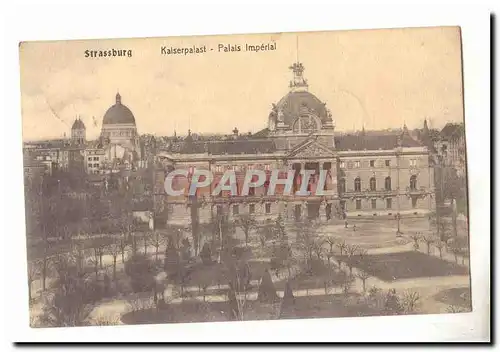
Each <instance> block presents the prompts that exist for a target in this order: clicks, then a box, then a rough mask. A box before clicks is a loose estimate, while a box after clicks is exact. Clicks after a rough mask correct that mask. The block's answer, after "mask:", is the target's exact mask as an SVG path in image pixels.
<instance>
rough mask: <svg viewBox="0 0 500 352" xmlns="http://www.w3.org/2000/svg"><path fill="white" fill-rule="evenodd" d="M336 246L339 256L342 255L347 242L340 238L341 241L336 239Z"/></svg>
mask: <svg viewBox="0 0 500 352" xmlns="http://www.w3.org/2000/svg"><path fill="white" fill-rule="evenodd" d="M335 245H336V246H337V248H338V249H339V251H340V256H341V257H342V256H343V255H344V252H345V251H346V249H347V244H346V242H345V241H344V240H341V241H338V242H337V243H336V244H335Z"/></svg>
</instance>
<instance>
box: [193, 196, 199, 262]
mask: <svg viewBox="0 0 500 352" xmlns="http://www.w3.org/2000/svg"><path fill="white" fill-rule="evenodd" d="M190 198H191V206H190V215H191V234H192V235H193V247H194V255H198V252H199V250H200V237H201V229H200V216H199V208H200V204H199V202H198V197H197V196H196V195H195V196H192V197H190Z"/></svg>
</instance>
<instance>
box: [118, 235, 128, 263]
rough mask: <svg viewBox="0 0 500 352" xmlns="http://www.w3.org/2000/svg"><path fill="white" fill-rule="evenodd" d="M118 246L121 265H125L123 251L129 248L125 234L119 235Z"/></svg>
mask: <svg viewBox="0 0 500 352" xmlns="http://www.w3.org/2000/svg"><path fill="white" fill-rule="evenodd" d="M118 246H119V247H120V254H121V256H122V263H125V250H126V249H127V247H128V246H129V243H128V241H127V235H126V234H125V233H122V234H121V236H120V239H119V241H118Z"/></svg>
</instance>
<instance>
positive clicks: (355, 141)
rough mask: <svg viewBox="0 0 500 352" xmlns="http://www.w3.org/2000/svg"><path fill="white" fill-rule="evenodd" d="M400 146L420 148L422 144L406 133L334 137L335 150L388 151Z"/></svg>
mask: <svg viewBox="0 0 500 352" xmlns="http://www.w3.org/2000/svg"><path fill="white" fill-rule="evenodd" d="M400 141H401V146H402V147H406V148H411V147H422V146H423V144H421V143H420V142H418V141H416V140H414V139H413V138H411V136H410V135H409V134H407V133H403V134H387V135H362V134H348V135H343V136H338V137H335V149H337V150H380V149H381V150H389V149H394V148H396V147H398V145H399V143H400Z"/></svg>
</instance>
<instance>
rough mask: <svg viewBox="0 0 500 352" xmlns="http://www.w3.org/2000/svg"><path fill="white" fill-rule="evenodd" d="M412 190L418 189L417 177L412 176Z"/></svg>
mask: <svg viewBox="0 0 500 352" xmlns="http://www.w3.org/2000/svg"><path fill="white" fill-rule="evenodd" d="M410 189H411V190H416V189H417V176H415V175H412V176H411V177H410Z"/></svg>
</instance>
